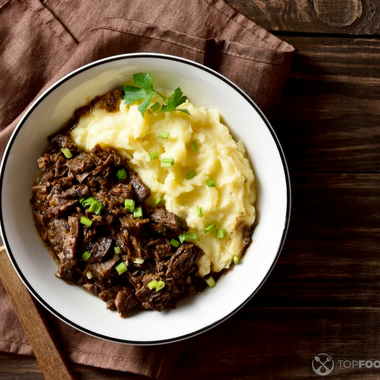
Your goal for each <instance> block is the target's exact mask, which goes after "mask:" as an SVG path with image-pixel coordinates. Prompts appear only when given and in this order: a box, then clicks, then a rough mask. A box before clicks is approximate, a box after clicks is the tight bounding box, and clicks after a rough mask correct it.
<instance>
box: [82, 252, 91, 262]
mask: <svg viewBox="0 0 380 380" xmlns="http://www.w3.org/2000/svg"><path fill="white" fill-rule="evenodd" d="M90 257H91V253H90V252H88V251H86V252H85V253H84V254H83V255H82V259H83V260H84V261H87V260H88V259H89V258H90Z"/></svg>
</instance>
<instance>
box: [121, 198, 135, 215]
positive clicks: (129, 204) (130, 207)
mask: <svg viewBox="0 0 380 380" xmlns="http://www.w3.org/2000/svg"><path fill="white" fill-rule="evenodd" d="M124 207H125V208H126V209H127V211H129V212H133V211H134V210H135V201H134V200H133V199H126V200H125V201H124Z"/></svg>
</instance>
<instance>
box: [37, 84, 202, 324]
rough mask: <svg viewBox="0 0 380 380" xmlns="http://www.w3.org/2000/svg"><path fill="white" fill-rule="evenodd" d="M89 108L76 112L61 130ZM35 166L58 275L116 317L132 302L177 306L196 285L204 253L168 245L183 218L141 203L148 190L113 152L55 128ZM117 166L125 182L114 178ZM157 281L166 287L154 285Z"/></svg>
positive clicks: (45, 235) (112, 98) (41, 215)
mask: <svg viewBox="0 0 380 380" xmlns="http://www.w3.org/2000/svg"><path fill="white" fill-rule="evenodd" d="M120 97H121V94H120V91H114V92H111V93H109V94H108V95H107V96H106V97H104V98H100V99H98V100H97V101H99V102H101V103H100V106H101V107H102V108H104V109H106V110H107V111H108V112H113V111H115V110H116V109H117V108H118V107H119V104H120ZM94 104H95V103H94V102H92V103H91V104H90V105H89V106H88V108H87V110H88V111H90V110H91V109H92V107H93V106H94ZM86 112H87V111H86V110H85V109H84V110H77V111H76V113H75V115H74V117H73V119H71V120H70V123H71V124H70V123H69V124H70V125H68V127H67V128H66V132H65V133H68V132H69V129H70V128H71V125H72V124H73V123H74V121H75V118H77V117H79V116H80V115H83V114H85V113H86ZM62 148H67V149H70V151H71V153H72V154H73V157H72V158H70V159H67V158H66V157H65V156H64V155H63V153H62V152H61V149H62ZM37 164H38V168H39V173H38V176H37V181H36V183H35V184H34V186H33V188H32V191H33V196H32V199H31V204H32V208H33V215H34V219H35V224H36V227H37V229H38V231H39V233H40V236H41V238H42V239H43V240H44V241H45V243H46V245H47V247H48V248H50V250H51V251H52V252H53V253H54V255H55V256H56V258H57V260H58V261H59V266H58V269H57V272H56V276H57V277H59V278H61V279H63V280H64V281H66V282H69V283H73V284H77V285H79V286H81V287H83V288H84V289H85V290H86V291H88V292H89V293H91V294H94V295H96V296H98V297H99V298H101V299H102V300H103V301H104V302H105V303H106V305H107V308H109V309H111V310H117V311H118V312H119V314H120V316H121V317H126V316H127V315H128V313H129V312H130V310H131V309H133V308H135V307H138V308H143V309H155V310H162V309H164V308H165V307H174V305H175V303H176V301H178V300H179V299H181V298H183V297H185V296H188V295H189V294H193V293H194V292H195V289H196V290H197V291H200V290H201V287H200V286H199V277H197V276H196V272H197V266H196V263H197V261H198V260H199V258H200V257H201V255H202V250H201V249H200V248H199V247H197V246H195V245H194V244H190V243H185V244H183V245H181V246H180V247H179V248H178V249H176V248H174V247H173V246H172V245H171V244H170V239H171V238H173V237H174V238H176V239H177V238H178V235H180V234H182V233H184V232H185V231H187V229H188V228H187V226H186V223H185V222H184V221H183V220H181V219H180V218H178V217H177V216H176V215H174V214H173V213H170V212H168V211H167V210H166V209H165V208H163V207H159V208H151V207H149V206H148V205H147V204H146V203H145V202H146V200H147V198H148V197H149V196H150V190H149V188H148V187H147V186H146V185H145V184H144V183H143V182H142V180H141V179H140V177H139V176H138V174H137V173H136V172H135V171H134V170H132V169H131V168H130V167H129V166H128V162H127V161H126V160H125V159H124V158H122V157H121V156H120V155H119V154H118V152H117V151H116V150H114V149H112V148H110V147H102V146H100V145H96V146H95V147H94V148H93V149H92V151H91V152H90V153H86V152H83V151H81V150H80V149H79V148H78V147H77V146H76V145H75V143H74V142H73V141H72V140H71V139H70V137H69V135H68V134H67V135H66V134H64V133H63V132H60V133H58V134H56V135H54V136H51V137H50V138H49V146H48V148H47V150H46V153H45V154H43V155H42V156H41V157H40V158H39V159H38V160H37ZM122 168H124V170H125V172H126V174H127V176H126V178H125V179H119V178H118V176H117V175H116V173H117V172H118V171H119V170H120V169H122ZM87 199H94V200H95V201H96V202H98V204H100V205H101V206H102V208H101V210H100V211H98V212H95V211H96V208H94V207H92V205H87V206H86V205H83V204H82V203H83V200H87ZM126 199H132V200H134V201H135V207H139V206H140V207H142V210H143V216H142V217H135V216H134V214H133V212H129V211H128V210H127V209H126V208H125V205H124V202H125V200H126ZM89 202H90V203H91V201H89ZM94 205H95V206H96V204H94ZM83 218H86V220H85V221H86V223H85V224H83V222H81V220H82V221H83ZM89 224H91V225H89ZM123 264H124V266H123ZM116 268H117V269H118V270H117V269H116ZM123 268H127V270H123ZM155 283H160V284H162V283H163V284H164V286H163V287H162V288H160V289H156V288H155V287H153V286H152V284H155ZM203 283H204V281H203Z"/></svg>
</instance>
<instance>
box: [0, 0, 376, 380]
mask: <svg viewBox="0 0 380 380" xmlns="http://www.w3.org/2000/svg"><path fill="white" fill-rule="evenodd" d="M228 3H230V4H231V5H233V6H234V7H235V8H236V9H238V10H239V11H241V12H242V13H243V14H245V15H246V16H248V17H249V18H251V19H253V20H255V21H256V22H257V23H258V24H260V25H262V26H263V27H265V28H266V29H268V30H270V31H272V32H274V33H275V34H276V35H278V36H279V37H280V38H282V39H284V40H285V41H287V42H289V43H291V44H292V45H293V46H294V47H295V48H296V49H297V54H296V56H295V60H294V64H293V66H292V69H291V73H290V77H289V80H288V82H287V85H286V89H285V92H284V96H283V99H282V103H281V105H280V108H279V112H278V116H277V119H276V120H275V121H274V128H275V130H276V132H277V134H278V136H279V139H280V141H281V143H282V145H283V148H284V150H285V154H286V156H287V159H288V163H289V168H290V173H291V179H292V187H293V202H294V206H293V213H292V221H291V225H290V230H289V234H288V238H287V241H286V244H285V247H284V249H283V252H282V255H281V257H280V260H279V262H278V264H277V266H276V267H275V269H274V271H273V273H272V274H271V276H270V277H269V279H268V281H267V282H266V284H265V285H264V286H263V288H262V289H261V290H260V291H259V293H258V294H257V296H256V297H254V299H253V300H252V301H251V302H250V303H249V304H248V305H247V306H245V307H244V308H243V309H242V310H241V311H240V312H238V313H237V314H236V315H235V316H233V317H232V318H231V319H230V320H228V321H227V322H225V323H223V324H222V325H220V326H218V327H216V328H214V329H213V330H211V331H209V332H207V333H205V334H202V335H201V336H198V337H195V338H193V339H190V340H189V341H188V345H187V347H186V349H185V351H184V352H183V354H182V355H181V357H180V359H179V361H178V363H177V365H176V367H175V368H174V370H173V373H172V376H171V379H172V380H177V379H189V380H190V379H191V380H193V379H207V380H210V379H219V380H222V379H226V380H227V379H228V380H230V379H234V380H243V379H244V380H246V379H265V380H267V379H276V380H277V379H308V378H315V379H317V378H320V377H319V376H318V375H316V374H315V373H314V372H313V371H312V368H311V362H312V359H313V358H314V356H315V355H317V354H319V353H327V354H329V355H331V357H332V358H333V360H334V363H335V368H334V371H333V372H332V373H331V374H330V375H329V376H328V378H329V379H330V378H331V379H355V380H357V379H378V378H380V369H374V368H372V369H369V368H366V367H365V366H364V368H358V366H359V360H364V361H369V360H372V363H373V364H374V365H376V362H375V360H380V333H379V331H380V165H379V164H380V40H379V37H378V36H376V35H378V34H379V30H380V2H379V1H376V0H363V1H360V0H346V1H343V0H314V1H312V0H287V1H269V0H228ZM355 361H358V364H356V363H355ZM378 364H380V363H378ZM366 365H367V366H370V364H368V363H366ZM362 366H363V365H362ZM345 367H347V368H345ZM74 369H75V373H76V377H77V378H78V379H136V380H139V379H143V377H140V376H135V375H128V374H125V373H119V372H113V371H105V370H99V369H94V368H91V367H85V366H79V365H76V366H74ZM0 379H3V380H14V379H28V380H37V379H43V377H42V374H41V371H40V369H39V367H38V365H37V363H36V361H35V359H33V358H29V357H21V356H16V355H8V354H3V353H2V354H0Z"/></svg>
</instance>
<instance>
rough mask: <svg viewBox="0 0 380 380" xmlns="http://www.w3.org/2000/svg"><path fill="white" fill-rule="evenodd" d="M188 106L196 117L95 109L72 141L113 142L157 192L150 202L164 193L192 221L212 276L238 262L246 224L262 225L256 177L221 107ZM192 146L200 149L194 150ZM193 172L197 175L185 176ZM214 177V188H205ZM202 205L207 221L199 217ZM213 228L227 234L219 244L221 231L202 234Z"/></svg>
mask: <svg viewBox="0 0 380 380" xmlns="http://www.w3.org/2000/svg"><path fill="white" fill-rule="evenodd" d="M181 107H184V108H187V109H188V111H189V112H190V114H191V115H186V114H185V113H182V112H166V113H161V114H156V115H153V114H150V113H148V112H146V113H145V117H144V118H143V117H142V115H141V113H140V112H139V111H138V109H137V108H138V105H136V104H133V105H129V106H126V105H125V104H124V102H123V101H122V102H121V104H120V110H119V111H118V112H114V113H110V112H107V111H105V110H104V109H101V108H100V107H95V108H94V109H93V110H92V112H91V114H89V115H86V116H84V117H82V118H81V119H80V121H79V123H78V125H77V126H76V127H75V129H74V130H73V131H72V133H71V138H72V139H73V140H74V141H75V143H76V144H77V145H78V146H79V147H80V148H81V149H83V150H85V151H88V152H89V151H90V150H91V149H92V148H93V146H94V145H96V144H101V145H108V146H112V147H114V148H116V149H117V150H118V151H119V152H120V154H122V155H124V156H125V157H126V158H128V159H129V160H130V165H131V167H132V168H133V169H134V170H135V171H136V172H137V173H138V174H139V175H140V177H141V179H142V180H143V182H144V183H145V184H146V185H147V186H149V188H150V189H151V192H152V195H151V197H150V201H151V202H152V203H153V201H154V200H155V199H156V198H157V197H158V196H162V197H163V199H164V201H165V205H166V208H167V210H168V211H171V212H173V213H175V214H176V215H178V216H179V217H181V218H183V219H185V220H186V222H187V224H188V226H189V228H190V231H198V235H199V241H195V242H194V243H195V244H197V245H198V246H199V247H201V248H202V249H203V251H204V252H205V255H203V256H202V258H201V259H200V260H199V261H198V268H199V271H198V273H199V275H201V276H205V275H207V274H208V273H209V272H210V270H212V271H215V272H218V271H220V270H222V269H224V268H228V267H229V266H230V264H231V261H232V260H233V257H234V256H237V257H240V256H241V254H242V247H243V228H242V227H244V226H251V225H252V224H253V223H254V221H255V207H254V201H255V197H256V192H255V187H254V174H253V171H252V168H251V166H250V163H249V160H248V159H247V155H246V150H245V147H244V145H243V143H242V141H239V142H238V143H236V142H235V141H234V140H233V138H232V136H231V134H230V132H229V130H228V128H227V127H226V126H225V125H223V124H222V123H221V122H220V115H219V112H218V111H217V110H213V109H206V108H205V107H195V106H193V105H192V104H191V103H189V102H187V103H185V104H184V105H182V106H181ZM161 131H164V132H168V133H169V138H168V139H163V138H160V137H159V133H160V132H161ZM193 141H195V142H196V144H197V146H198V150H197V151H193V150H192V149H191V145H190V144H191V143H192V142H193ZM155 151H157V152H158V153H159V159H156V160H153V161H152V160H151V158H150V155H149V154H150V153H152V152H155ZM165 157H166V158H173V159H174V160H175V163H174V165H173V166H171V167H170V168H162V167H161V165H160V164H161V159H162V158H165ZM192 170H195V172H196V176H195V177H194V178H192V179H186V174H187V173H188V172H190V171H192ZM210 178H211V179H213V180H214V181H215V183H216V186H215V187H208V186H207V185H206V180H208V179H210ZM197 205H198V206H200V207H202V210H203V217H199V216H198V214H197V210H196V206H197ZM212 223H215V224H216V227H217V228H220V229H225V230H226V231H227V233H228V236H227V237H225V238H223V239H217V238H216V233H215V231H216V230H214V231H212V232H211V233H210V234H208V235H206V234H205V233H204V232H203V230H204V229H205V228H206V227H208V226H209V225H210V224H212Z"/></svg>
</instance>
